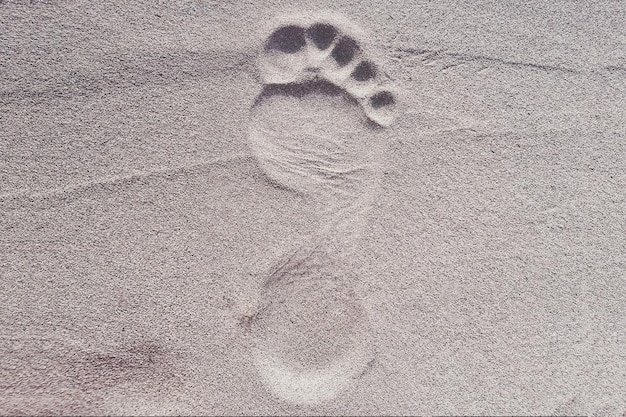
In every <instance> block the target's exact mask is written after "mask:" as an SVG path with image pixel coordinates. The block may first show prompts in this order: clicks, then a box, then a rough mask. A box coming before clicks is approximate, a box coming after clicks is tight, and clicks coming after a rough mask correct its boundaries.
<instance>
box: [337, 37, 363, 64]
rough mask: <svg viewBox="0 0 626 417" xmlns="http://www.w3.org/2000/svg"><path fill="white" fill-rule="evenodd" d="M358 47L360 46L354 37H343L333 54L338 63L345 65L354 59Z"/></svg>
mask: <svg viewBox="0 0 626 417" xmlns="http://www.w3.org/2000/svg"><path fill="white" fill-rule="evenodd" d="M358 49H359V47H358V45H357V43H356V41H355V40H354V39H350V38H343V39H341V40H340V41H339V42H337V45H335V48H334V49H333V51H332V52H331V55H332V57H333V58H334V59H335V61H336V62H337V65H339V66H340V67H345V66H346V65H348V64H349V63H350V61H352V58H354V56H355V55H356V53H357V50H358Z"/></svg>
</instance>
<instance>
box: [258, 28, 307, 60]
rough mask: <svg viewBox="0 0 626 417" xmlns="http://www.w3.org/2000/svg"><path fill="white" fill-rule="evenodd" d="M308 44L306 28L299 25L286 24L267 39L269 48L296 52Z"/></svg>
mask: <svg viewBox="0 0 626 417" xmlns="http://www.w3.org/2000/svg"><path fill="white" fill-rule="evenodd" d="M305 45H306V41H305V39H304V29H303V28H301V27H298V26H285V27H282V28H280V29H278V30H276V31H275V32H274V33H272V35H271V36H270V37H269V39H268V41H267V49H269V50H272V49H274V50H278V51H281V52H285V53H288V54H295V53H296V52H298V51H300V50H301V49H302V48H304V46H305Z"/></svg>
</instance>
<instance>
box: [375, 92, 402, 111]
mask: <svg viewBox="0 0 626 417" xmlns="http://www.w3.org/2000/svg"><path fill="white" fill-rule="evenodd" d="M395 102H396V99H395V98H394V97H393V94H391V93H390V92H389V91H381V92H380V93H376V94H374V95H373V96H372V98H370V103H371V104H372V107H373V108H375V109H380V108H381V107H385V106H390V105H392V104H395Z"/></svg>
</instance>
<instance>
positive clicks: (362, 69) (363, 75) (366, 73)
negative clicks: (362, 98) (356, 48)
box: [352, 62, 376, 81]
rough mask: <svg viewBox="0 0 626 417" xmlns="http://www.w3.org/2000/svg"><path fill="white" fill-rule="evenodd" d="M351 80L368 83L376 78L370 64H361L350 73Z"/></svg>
mask: <svg viewBox="0 0 626 417" xmlns="http://www.w3.org/2000/svg"><path fill="white" fill-rule="evenodd" d="M352 78H354V79H355V80H357V81H369V80H371V79H373V78H376V69H375V68H374V64H372V63H371V62H361V63H360V64H359V65H357V67H356V68H355V69H354V71H353V72H352Z"/></svg>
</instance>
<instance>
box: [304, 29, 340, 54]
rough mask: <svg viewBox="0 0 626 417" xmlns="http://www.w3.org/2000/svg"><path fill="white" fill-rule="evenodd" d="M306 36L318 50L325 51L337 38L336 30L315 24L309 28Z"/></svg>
mask: <svg viewBox="0 0 626 417" xmlns="http://www.w3.org/2000/svg"><path fill="white" fill-rule="evenodd" d="M307 34H308V36H309V38H310V39H311V41H313V44H314V45H315V46H316V47H317V48H318V49H320V50H324V49H327V48H328V47H329V46H330V45H331V44H332V43H333V41H334V40H335V36H337V29H335V28H334V27H333V26H331V25H325V24H322V23H317V24H315V25H313V26H311V27H310V28H309V30H308V31H307Z"/></svg>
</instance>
